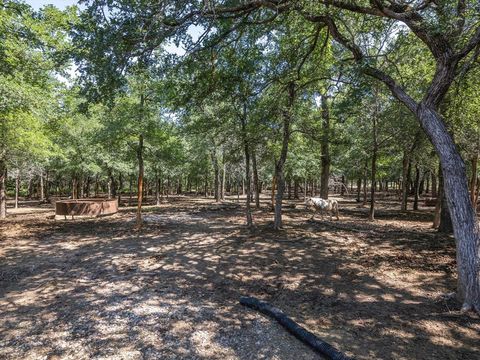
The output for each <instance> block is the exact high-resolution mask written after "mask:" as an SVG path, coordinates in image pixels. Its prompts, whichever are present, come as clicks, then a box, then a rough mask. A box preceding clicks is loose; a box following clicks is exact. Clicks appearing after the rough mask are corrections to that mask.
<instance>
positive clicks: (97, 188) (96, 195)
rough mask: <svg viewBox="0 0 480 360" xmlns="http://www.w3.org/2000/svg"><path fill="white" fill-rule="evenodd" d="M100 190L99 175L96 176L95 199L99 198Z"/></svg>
mask: <svg viewBox="0 0 480 360" xmlns="http://www.w3.org/2000/svg"><path fill="white" fill-rule="evenodd" d="M98 190H99V184H98V174H97V175H95V190H94V192H95V195H94V196H95V197H98Z"/></svg>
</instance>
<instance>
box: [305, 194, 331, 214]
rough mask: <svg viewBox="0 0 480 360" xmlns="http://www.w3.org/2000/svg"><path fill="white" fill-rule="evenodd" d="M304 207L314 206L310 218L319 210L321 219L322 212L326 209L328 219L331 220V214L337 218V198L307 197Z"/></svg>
mask: <svg viewBox="0 0 480 360" xmlns="http://www.w3.org/2000/svg"><path fill="white" fill-rule="evenodd" d="M305 207H306V208H307V209H308V208H312V207H313V208H314V209H315V211H314V212H313V215H312V220H313V218H314V217H315V214H316V212H317V211H320V215H321V216H322V219H323V213H324V212H325V211H326V212H327V213H330V220H332V215H333V214H335V216H336V217H337V220H339V218H338V202H337V200H331V199H328V200H325V199H322V198H319V197H313V198H307V199H306V200H305Z"/></svg>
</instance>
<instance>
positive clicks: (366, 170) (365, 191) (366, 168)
mask: <svg viewBox="0 0 480 360" xmlns="http://www.w3.org/2000/svg"><path fill="white" fill-rule="evenodd" d="M367 172H368V159H365V168H364V170H363V204H362V206H366V205H367Z"/></svg>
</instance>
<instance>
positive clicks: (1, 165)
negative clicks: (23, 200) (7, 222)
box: [0, 159, 7, 219]
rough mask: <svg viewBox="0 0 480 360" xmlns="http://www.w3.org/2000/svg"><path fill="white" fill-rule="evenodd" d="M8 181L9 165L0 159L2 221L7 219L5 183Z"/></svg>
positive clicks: (0, 217) (0, 212) (0, 207)
mask: <svg viewBox="0 0 480 360" xmlns="http://www.w3.org/2000/svg"><path fill="white" fill-rule="evenodd" d="M6 179H7V164H6V163H5V161H4V160H2V159H0V219H5V218H6V217H7V193H6V189H5V181H6Z"/></svg>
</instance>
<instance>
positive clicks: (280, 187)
mask: <svg viewBox="0 0 480 360" xmlns="http://www.w3.org/2000/svg"><path fill="white" fill-rule="evenodd" d="M294 101H295V83H294V82H290V84H289V86H288V103H287V107H286V109H285V111H284V113H283V139H282V150H281V151H280V157H279V159H278V161H277V162H276V163H275V177H276V179H277V195H276V196H275V215H274V219H273V228H274V229H275V230H280V229H281V228H282V202H283V193H284V191H285V174H284V166H285V161H286V160H287V153H288V143H289V142H290V123H291V116H292V113H291V112H292V109H293V103H294Z"/></svg>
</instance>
